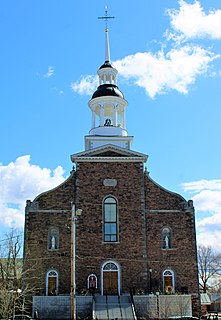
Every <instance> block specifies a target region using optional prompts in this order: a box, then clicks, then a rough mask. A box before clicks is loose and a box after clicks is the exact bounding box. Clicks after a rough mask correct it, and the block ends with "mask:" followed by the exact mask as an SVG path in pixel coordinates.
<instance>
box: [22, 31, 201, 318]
mask: <svg viewBox="0 0 221 320" xmlns="http://www.w3.org/2000/svg"><path fill="white" fill-rule="evenodd" d="M105 34H106V42H105V48H106V51H105V52H106V53H105V63H104V64H103V65H102V66H101V67H100V69H99V70H98V75H99V86H98V88H97V90H96V91H95V92H94V94H93V96H92V99H91V100H90V101H89V107H90V109H91V112H92V129H91V130H90V132H89V135H87V136H85V150H84V151H82V152H80V153H77V154H74V155H72V156H71V160H72V162H73V164H74V167H73V168H74V169H73V171H72V172H71V174H70V176H69V178H68V179H67V180H66V181H64V182H63V183H62V184H61V185H59V186H58V187H56V188H54V189H53V190H49V191H47V192H44V193H42V194H40V195H39V196H37V197H36V198H35V199H34V200H33V201H30V200H28V201H27V205H26V215H25V241H24V263H25V268H26V270H27V273H26V276H25V279H24V281H25V282H26V283H29V284H30V287H32V288H33V295H38V296H65V295H67V296H68V295H70V292H71V290H73V272H74V273H75V279H74V282H75V283H76V294H77V295H82V294H92V293H93V294H98V295H123V294H127V293H133V294H156V293H157V294H166V295H173V294H190V295H191V296H192V306H193V314H195V315H198V311H199V291H198V270H197V255H196V232H195V217H194V207H193V203H192V201H191V200H190V201H186V200H185V199H184V198H183V197H182V196H180V195H179V194H176V193H173V192H170V191H168V190H166V189H164V188H163V187H161V186H160V185H158V184H157V183H156V182H154V181H153V180H152V179H151V178H150V176H149V173H148V171H147V170H146V169H145V163H146V161H147V158H148V157H147V155H145V154H142V153H139V152H136V151H133V150H131V143H132V140H133V137H132V136H129V135H128V134H127V130H126V126H125V114H126V108H127V101H126V100H125V98H124V95H123V94H122V92H121V91H120V90H119V88H118V87H117V70H116V69H115V68H114V67H113V66H112V65H111V63H110V54H109V40H108V31H107V30H106V33H105ZM79 209H80V210H79ZM73 215H74V221H73ZM73 223H74V228H75V233H74V238H73ZM73 250H75V252H74V254H75V257H74V260H75V265H74V267H75V271H73Z"/></svg>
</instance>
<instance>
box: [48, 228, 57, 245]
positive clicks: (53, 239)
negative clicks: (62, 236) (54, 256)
mask: <svg viewBox="0 0 221 320" xmlns="http://www.w3.org/2000/svg"><path fill="white" fill-rule="evenodd" d="M58 248H59V230H58V228H56V227H51V228H49V231H48V249H49V250H57V249H58Z"/></svg>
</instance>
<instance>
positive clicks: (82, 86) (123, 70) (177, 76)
mask: <svg viewBox="0 0 221 320" xmlns="http://www.w3.org/2000/svg"><path fill="white" fill-rule="evenodd" d="M217 57H218V56H215V55H214V54H213V53H212V52H210V51H208V50H205V49H203V48H202V47H199V46H191V45H186V46H184V47H182V48H180V49H171V50H170V51H169V52H167V53H165V52H164V51H162V50H161V51H158V52H157V53H155V54H154V53H151V52H138V53H136V54H134V55H129V56H127V57H125V58H123V59H121V60H117V61H115V62H113V65H114V66H115V67H116V69H117V70H118V72H119V75H120V76H121V77H122V78H125V79H127V80H128V81H129V82H131V83H132V84H133V85H137V86H139V87H141V88H143V89H145V91H146V93H147V94H148V95H149V96H150V97H151V98H154V97H155V96H156V95H157V94H163V93H166V92H168V91H169V90H176V91H178V92H180V93H184V94H185V93H188V90H189V86H190V85H191V84H193V83H194V82H195V81H196V79H197V77H198V76H200V75H203V74H206V72H207V70H208V68H209V65H210V63H211V62H212V61H213V60H214V59H215V58H217ZM97 85H98V79H97V76H92V75H89V76H85V77H83V76H82V77H81V79H80V80H79V81H77V82H73V83H72V84H71V88H72V90H73V91H75V92H77V93H79V94H88V95H91V94H92V93H93V92H94V91H95V89H96V87H97Z"/></svg>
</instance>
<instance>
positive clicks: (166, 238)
mask: <svg viewBox="0 0 221 320" xmlns="http://www.w3.org/2000/svg"><path fill="white" fill-rule="evenodd" d="M171 248H172V232H171V229H170V228H168V227H166V228H163V230H162V249H171Z"/></svg>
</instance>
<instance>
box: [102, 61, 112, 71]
mask: <svg viewBox="0 0 221 320" xmlns="http://www.w3.org/2000/svg"><path fill="white" fill-rule="evenodd" d="M103 68H113V67H112V65H111V63H110V62H109V61H105V62H104V64H102V66H101V67H100V68H99V69H103Z"/></svg>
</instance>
